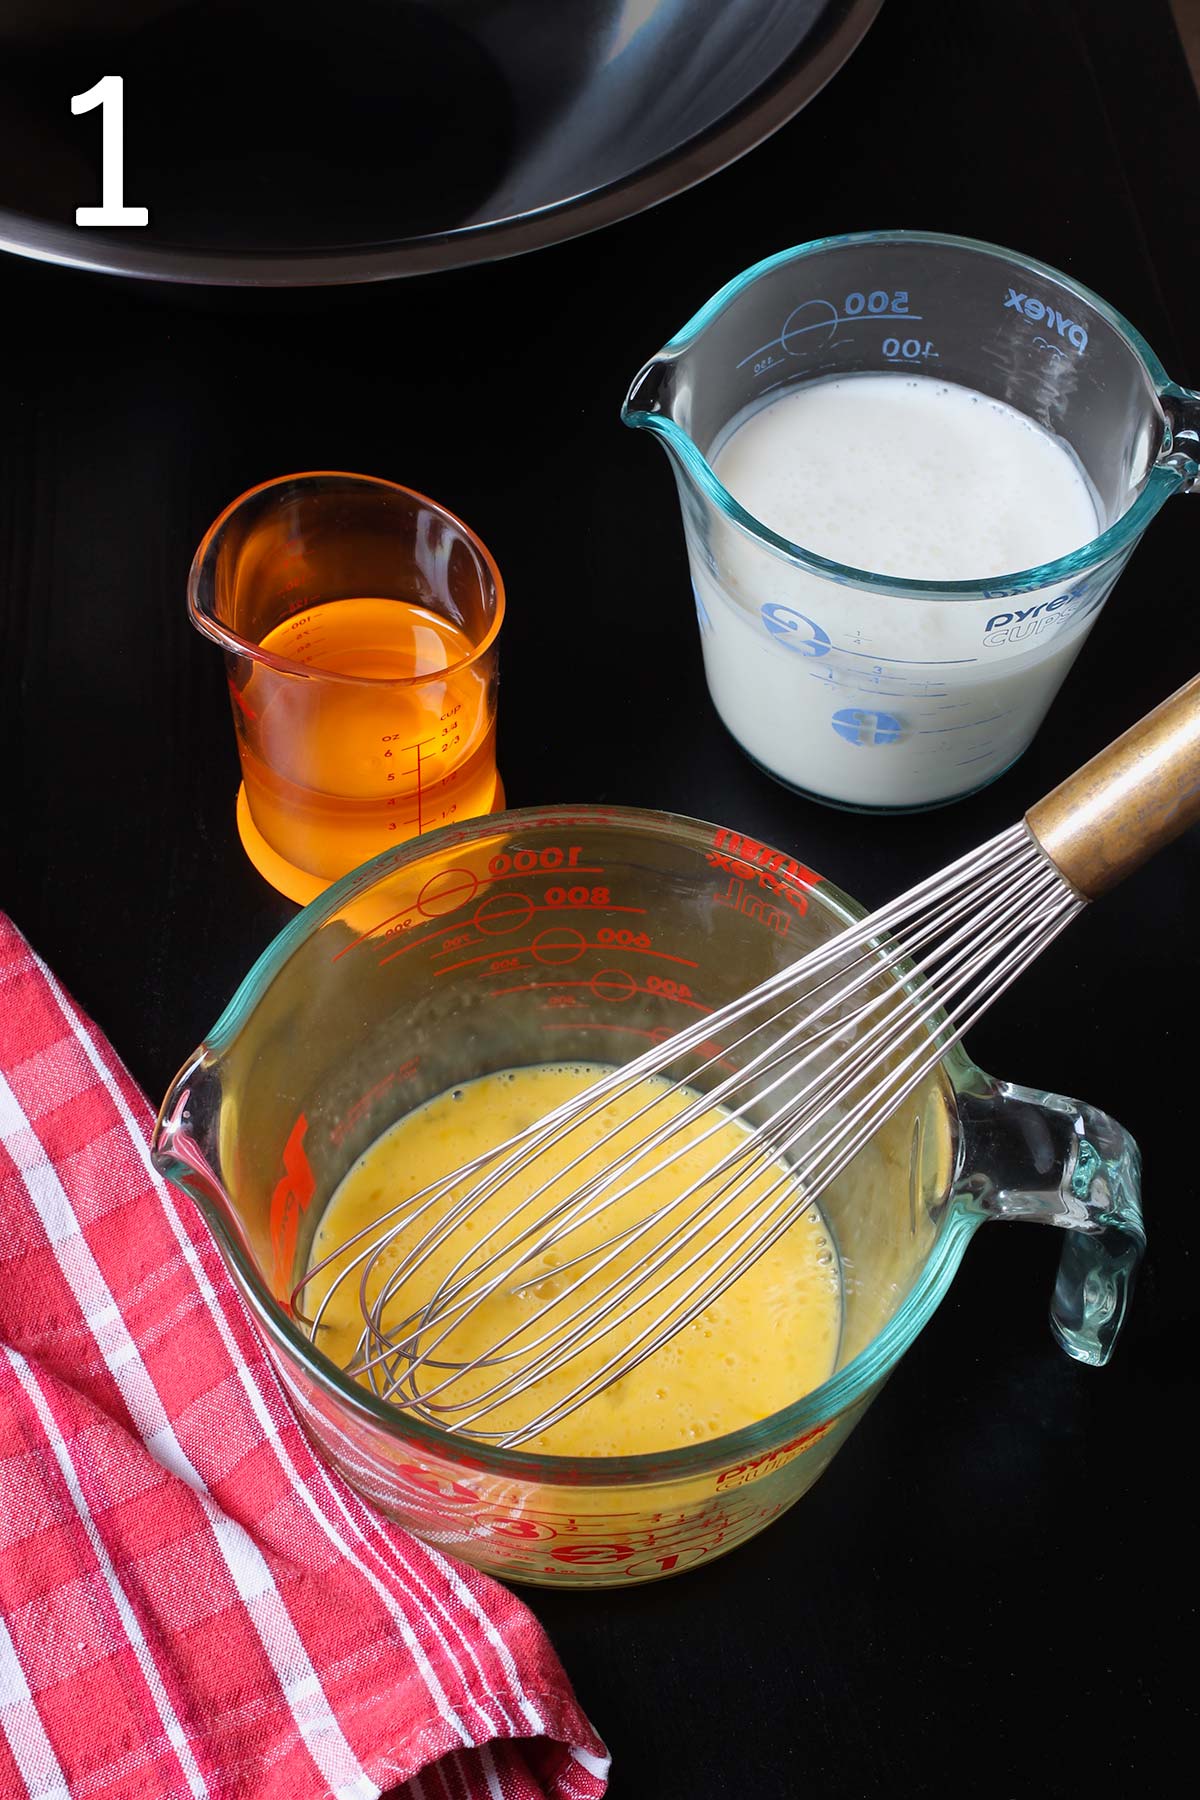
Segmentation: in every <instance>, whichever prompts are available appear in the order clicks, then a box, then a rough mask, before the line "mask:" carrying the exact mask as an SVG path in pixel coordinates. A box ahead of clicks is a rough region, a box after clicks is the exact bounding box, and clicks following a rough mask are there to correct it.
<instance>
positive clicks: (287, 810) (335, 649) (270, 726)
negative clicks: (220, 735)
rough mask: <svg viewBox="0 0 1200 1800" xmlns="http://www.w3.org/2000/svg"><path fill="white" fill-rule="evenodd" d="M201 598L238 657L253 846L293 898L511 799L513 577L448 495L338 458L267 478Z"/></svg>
mask: <svg viewBox="0 0 1200 1800" xmlns="http://www.w3.org/2000/svg"><path fill="white" fill-rule="evenodd" d="M188 610H189V613H190V615H191V620H192V623H193V624H194V625H195V626H196V628H197V630H199V631H201V632H203V633H204V635H205V636H206V637H209V638H212V639H213V640H214V642H216V643H218V644H220V645H221V647H222V649H223V650H224V652H225V667H226V673H227V676H228V681H229V693H230V698H231V700H232V703H233V719H234V726H235V728H236V731H237V740H238V754H239V756H240V758H241V764H242V788H241V791H240V793H239V795H238V809H237V820H238V830H239V833H240V835H241V839H242V843H243V845H244V847H245V849H246V852H247V854H248V855H249V857H250V860H251V861H252V862H253V863H254V865H255V867H256V868H257V869H258V870H259V872H260V873H261V874H262V875H264V876H265V877H266V879H267V880H268V881H270V882H271V883H272V885H273V886H275V887H277V888H279V889H280V890H281V892H283V893H285V894H287V895H288V897H289V898H290V899H293V900H298V901H301V902H306V901H309V900H311V899H313V898H314V896H315V895H316V894H318V893H320V892H321V891H322V890H323V889H324V888H325V887H327V886H328V884H329V883H330V882H331V881H334V880H336V879H337V877H338V876H340V875H344V874H346V872H347V871H348V870H350V869H353V868H356V867H357V866H358V865H359V864H360V863H362V862H365V861H366V860H367V858H368V857H371V856H374V855H376V854H377V853H378V852H379V851H381V850H385V849H387V848H388V846H389V845H391V844H395V843H402V842H404V841H406V840H407V839H409V838H412V837H418V836H420V835H421V834H422V833H423V832H429V831H434V830H437V829H438V828H439V827H440V826H443V825H447V824H452V823H454V822H455V821H457V820H460V819H465V818H472V817H474V816H476V815H477V814H479V813H486V812H489V811H492V810H494V809H496V808H497V807H499V806H502V805H503V804H504V798H503V790H502V788H501V786H500V778H499V776H498V774H497V772H496V688H497V679H498V676H497V671H498V654H497V637H498V634H499V631H500V625H501V622H502V620H503V617H504V587H503V583H502V582H501V579H500V574H499V571H498V569H497V568H496V565H495V563H494V562H493V560H492V558H491V556H490V555H489V553H488V551H487V550H486V549H485V547H484V545H483V544H482V543H481V542H480V540H479V539H478V538H477V537H476V536H475V534H474V532H472V531H470V530H468V528H467V527H466V526H465V525H464V524H463V523H462V521H461V520H460V519H456V518H455V516H454V515H453V513H450V512H447V511H446V509H445V508H444V507H442V506H439V505H437V503H436V502H435V501H433V500H428V499H426V498H425V496H424V495H423V494H417V493H414V492H413V491H412V490H411V489H409V488H404V487H398V486H397V485H396V484H395V483H394V482H390V481H382V480H379V479H377V478H375V477H373V476H367V475H350V474H344V473H341V472H339V471H321V472H317V473H311V474H303V475H287V476H282V477H280V478H279V479H278V480H275V481H267V482H263V483H262V485H261V486H259V487H255V488H251V489H250V490H249V492H247V493H245V494H243V495H241V497H240V498H239V499H237V500H235V501H234V502H233V504H232V505H231V506H227V507H226V509H225V511H224V512H223V513H222V514H221V516H220V517H219V518H218V519H217V520H216V522H215V523H214V524H213V525H212V526H211V527H210V528H209V530H208V532H207V533H206V534H205V537H204V539H203V541H202V543H201V545H200V548H199V549H198V550H197V552H196V556H195V560H194V562H193V564H192V569H191V575H190V577H189V580H188Z"/></svg>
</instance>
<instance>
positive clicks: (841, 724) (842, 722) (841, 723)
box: [830, 706, 904, 748]
mask: <svg viewBox="0 0 1200 1800" xmlns="http://www.w3.org/2000/svg"><path fill="white" fill-rule="evenodd" d="M830 723H831V724H832V726H833V729H834V730H835V731H836V732H837V734H838V736H839V737H840V738H845V740H846V742H847V743H849V744H857V745H860V746H862V747H863V748H868V747H876V746H879V745H883V744H894V743H895V742H896V740H897V738H898V737H900V735H901V733H902V732H903V730H904V721H903V720H902V719H898V718H896V716H895V714H894V713H885V712H865V711H861V710H860V709H859V708H857V707H853V706H847V707H846V708H845V709H844V710H843V711H842V712H835V713H834V715H833V718H832V719H831V720H830Z"/></svg>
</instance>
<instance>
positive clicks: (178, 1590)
mask: <svg viewBox="0 0 1200 1800" xmlns="http://www.w3.org/2000/svg"><path fill="white" fill-rule="evenodd" d="M150 1124H151V1113H150V1109H149V1107H148V1106H147V1104H146V1101H145V1099H144V1098H143V1096H142V1095H141V1094H140V1093H139V1091H138V1089H137V1088H136V1087H135V1085H134V1083H133V1082H132V1080H131V1079H130V1077H129V1075H128V1073H127V1072H126V1071H125V1069H123V1068H122V1066H121V1064H120V1062H119V1061H118V1060H117V1058H116V1056H115V1055H114V1054H113V1051H112V1049H111V1047H110V1046H109V1045H108V1044H107V1043H106V1041H105V1040H104V1038H103V1037H101V1035H100V1034H99V1032H97V1031H96V1029H95V1028H94V1027H93V1026H92V1025H91V1024H90V1023H89V1021H88V1020H87V1019H86V1018H84V1017H83V1015H82V1014H81V1013H80V1012H79V1010H78V1009H77V1008H76V1006H75V1005H74V1004H73V1003H72V1001H71V999H70V998H69V996H68V995H66V994H65V993H64V992H63V990H62V988H61V987H60V986H59V985H58V983H57V982H56V981H55V980H54V977H53V976H52V975H51V974H50V972H49V971H48V970H47V969H46V967H45V966H44V964H42V963H41V962H40V961H39V960H38V959H37V958H36V957H35V956H34V955H33V953H32V951H31V950H30V948H29V946H28V945H27V944H26V942H25V940H24V938H22V937H21V935H20V933H19V932H18V931H17V930H16V929H15V927H14V926H12V925H11V924H10V923H9V921H8V920H7V919H5V918H4V916H3V914H0V1796H3V1800H10V1796H11V1797H12V1800H17V1797H18V1796H21V1795H26V1794H28V1795H31V1796H36V1797H37V1800H175V1796H184V1795H197V1796H203V1795H209V1796H212V1797H213V1800H230V1797H232V1796H235V1795H236V1796H241V1795H245V1796H254V1797H255V1800H309V1797H311V1800H317V1796H324V1795H333V1796H337V1797H338V1800H373V1796H375V1795H377V1794H379V1793H380V1792H381V1791H389V1790H399V1791H400V1792H401V1793H402V1794H403V1795H404V1797H405V1800H546V1797H553V1800H560V1797H561V1800H599V1796H601V1795H602V1794H603V1793H604V1789H605V1783H606V1775H607V1770H608V1758H607V1755H606V1754H605V1750H604V1746H603V1744H602V1743H601V1742H600V1740H599V1738H598V1737H597V1736H596V1734H595V1732H594V1731H593V1730H592V1728H591V1726H590V1725H589V1723H588V1721H587V1719H586V1718H585V1717H584V1715H583V1713H582V1712H581V1711H580V1708H579V1705H578V1703H577V1701H576V1699H575V1697H574V1694H573V1693H572V1691H571V1687H570V1685H569V1683H568V1681H567V1679H566V1676H565V1675H564V1673H563V1670H562V1668H561V1666H560V1664H559V1662H558V1660H557V1658H556V1657H555V1655H554V1652H553V1650H552V1649H551V1648H550V1645H549V1643H548V1642H547V1640H546V1638H545V1636H544V1635H543V1633H542V1631H541V1629H540V1627H539V1626H538V1625H537V1623H536V1621H535V1620H534V1619H533V1618H532V1617H531V1615H530V1614H529V1612H528V1611H527V1610H526V1608H525V1607H524V1606H523V1605H522V1604H521V1603H520V1601H518V1600H516V1599H515V1598H514V1597H513V1596H512V1595H511V1594H509V1593H508V1592H507V1591H506V1590H505V1589H504V1588H502V1587H500V1586H499V1585H498V1584H496V1583H495V1582H492V1581H489V1580H488V1579H487V1578H486V1577H485V1576H482V1575H479V1574H477V1573H476V1572H475V1571H474V1570H472V1569H469V1568H465V1567H462V1566H460V1565H458V1564H456V1563H453V1562H451V1561H449V1560H447V1558H445V1557H444V1556H441V1555H439V1554H438V1553H437V1552H436V1551H434V1550H431V1549H429V1548H427V1547H426V1546H425V1545H423V1544H420V1543H418V1542H417V1541H416V1540H415V1539H413V1538H411V1537H409V1536H408V1535H407V1534H406V1533H405V1532H403V1531H401V1530H400V1529H399V1528H398V1527H396V1526H393V1525H390V1524H388V1523H387V1522H386V1521H384V1520H383V1519H380V1518H378V1517H376V1515H375V1514H374V1513H372V1512H371V1511H370V1510H369V1509H368V1508H367V1507H366V1506H365V1505H364V1504H363V1502H362V1501H361V1500H359V1499H358V1498H357V1496H356V1495H355V1494H354V1493H353V1492H352V1491H351V1490H350V1489H349V1488H348V1487H346V1486H345V1485H344V1483H342V1482H341V1481H340V1480H339V1478H338V1477H336V1476H335V1475H333V1474H332V1473H331V1472H330V1470H328V1469H327V1468H326V1467H325V1465H324V1464H323V1463H321V1462H319V1461H318V1460H317V1459H316V1457H315V1456H314V1455H313V1452H312V1451H311V1450H310V1449H309V1447H308V1444H307V1442H306V1440H305V1438H304V1437H303V1436H302V1434H301V1432H300V1429H299V1427H298V1426H297V1424H296V1420H295V1417H294V1415H293V1413H292V1411H291V1409H290V1407H289V1405H288V1403H287V1401H286V1400H285V1398H284V1395H283V1392H282V1390H281V1388H280V1387H279V1384H278V1382H277V1381H276V1378H275V1375H274V1373H273V1371H272V1369H271V1366H270V1364H269V1363H268V1362H267V1360H266V1357H265V1354H264V1352H263V1350H262V1348H261V1346H260V1344H259V1341H258V1338H257V1336H256V1334H255V1332H254V1330H253V1328H252V1326H251V1324H250V1321H249V1318H248V1316H247V1314H246V1312H245V1311H244V1309H243V1307H242V1303H241V1300H240V1299H239V1297H238V1295H237V1293H236V1292H235V1290H234V1288H233V1286H232V1284H231V1282H230V1280H229V1277H228V1275H227V1274H226V1271H225V1268H224V1265H223V1263H222V1262H221V1259H220V1256H219V1255H218V1253H217V1250H216V1248H215V1246H214V1244H213V1242H212V1240H211V1238H210V1236H209V1234H208V1231H207V1228H206V1227H205V1225H204V1223H203V1221H202V1220H201V1219H200V1217H199V1215H198V1214H197V1213H196V1211H195V1210H194V1209H193V1208H192V1206H191V1205H190V1203H189V1202H188V1201H187V1200H185V1199H184V1198H183V1197H182V1196H180V1195H177V1194H176V1193H175V1192H174V1191H173V1190H171V1189H170V1188H169V1187H167V1186H166V1185H165V1184H164V1183H163V1181H162V1180H161V1179H160V1178H159V1176H158V1175H157V1174H156V1173H155V1172H154V1170H153V1169H152V1167H151V1164H150V1158H149V1151H148V1145H147V1140H148V1132H149V1127H150Z"/></svg>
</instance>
